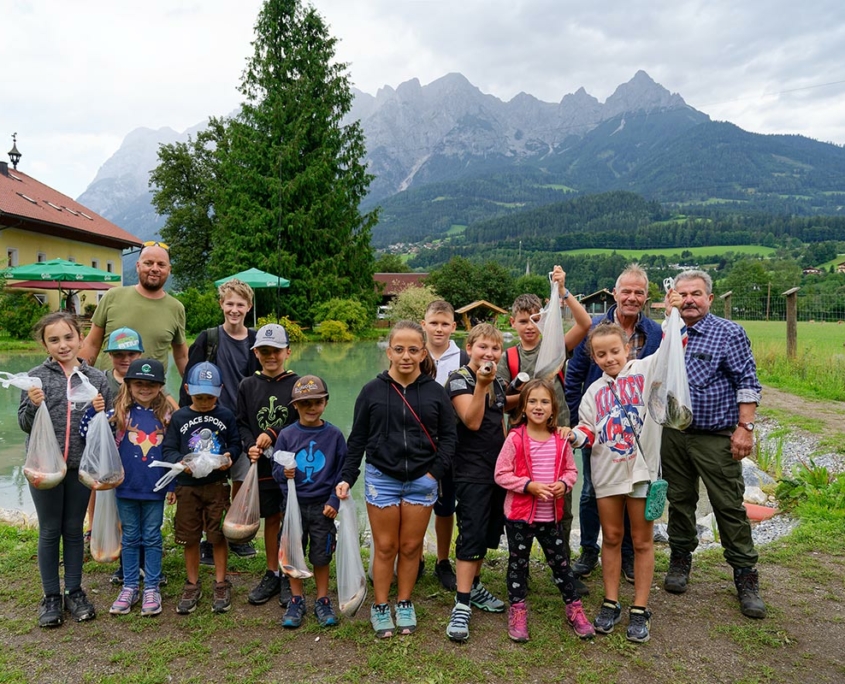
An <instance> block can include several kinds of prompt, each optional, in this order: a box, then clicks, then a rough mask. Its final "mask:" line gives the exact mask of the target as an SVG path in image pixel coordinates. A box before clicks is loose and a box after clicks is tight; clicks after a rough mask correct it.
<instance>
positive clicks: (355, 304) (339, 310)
mask: <svg viewBox="0 0 845 684" xmlns="http://www.w3.org/2000/svg"><path fill="white" fill-rule="evenodd" d="M311 315H312V316H313V318H314V322H315V323H322V322H323V321H341V322H343V323H345V324H346V327H347V328H348V329H349V330H350V331H351V332H353V333H357V332H360V331H362V330H364V329H365V328H367V327H369V325H370V323H371V322H372V318H373V317H372V315H371V314H370V313H369V312H368V311H367V308H366V307H365V306H364V305H363V304H361V302H359V301H357V300H355V299H340V298H337V297H335V298H334V299H330V300H329V301H327V302H323V303H322V304H317V305H316V306H314V307H312V309H311Z"/></svg>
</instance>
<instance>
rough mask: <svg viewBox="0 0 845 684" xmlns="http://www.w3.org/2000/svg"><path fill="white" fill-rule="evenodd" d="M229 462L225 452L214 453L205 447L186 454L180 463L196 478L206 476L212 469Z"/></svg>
mask: <svg viewBox="0 0 845 684" xmlns="http://www.w3.org/2000/svg"><path fill="white" fill-rule="evenodd" d="M228 462H229V457H228V456H227V455H226V454H214V453H212V452H210V451H207V450H205V449H203V450H201V451H193V452H191V453H190V454H186V455H185V458H183V459H182V465H183V466H185V468H190V470H191V475H192V476H193V477H195V478H197V479H201V478H203V477H208V476H209V475H210V474H211V471H212V470H218V469H219V468H221V467H222V466H224V465H226V464H227V463H228Z"/></svg>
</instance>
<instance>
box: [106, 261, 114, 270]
mask: <svg viewBox="0 0 845 684" xmlns="http://www.w3.org/2000/svg"><path fill="white" fill-rule="evenodd" d="M106 270H107V271H108V272H109V273H114V262H113V261H107V262H106Z"/></svg>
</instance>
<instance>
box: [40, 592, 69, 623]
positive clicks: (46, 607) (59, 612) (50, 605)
mask: <svg viewBox="0 0 845 684" xmlns="http://www.w3.org/2000/svg"><path fill="white" fill-rule="evenodd" d="M62 603H63V602H62V595H61V594H50V595H49V596H45V597H44V598H42V599H41V603H40V604H39V605H38V626H39V627H59V626H61V624H62V623H63V622H64V621H65V616H64V610H63V605H62Z"/></svg>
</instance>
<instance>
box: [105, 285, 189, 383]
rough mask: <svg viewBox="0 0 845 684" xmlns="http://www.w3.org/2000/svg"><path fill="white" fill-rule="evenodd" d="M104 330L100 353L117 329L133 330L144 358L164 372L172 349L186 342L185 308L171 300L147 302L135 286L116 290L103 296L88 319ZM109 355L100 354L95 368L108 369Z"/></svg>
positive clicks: (168, 296) (177, 301) (109, 366)
mask: <svg viewBox="0 0 845 684" xmlns="http://www.w3.org/2000/svg"><path fill="white" fill-rule="evenodd" d="M91 322H92V323H93V324H94V325H98V326H100V327H101V328H103V329H104V331H105V332H104V334H103V349H105V347H106V345H107V344H108V340H109V335H110V334H111V333H112V332H113V331H115V330H117V329H118V328H132V329H133V330H134V331H136V332H137V333H138V334H139V335H140V336H141V343H142V344H143V345H144V357H146V358H152V359H158V360H159V361H161V363H162V364H164V369H165V371H167V363H168V355H169V354H170V349H171V345H173V344H183V343H184V342H185V307H184V306H182V303H181V302H180V301H179V300H178V299H176V298H175V297H172V296H171V295H169V294H168V295H165V296H164V297H163V298H162V299H148V298H147V297H144V296H143V295H141V294H139V293H138V291H137V290H136V289H135V287H134V286H131V285H130V286H127V287H116V288H114V289H112V290H109V291H108V292H106V294H105V296H104V297H103V298H102V299H101V300H100V303H99V304H98V305H97V310H96V311H95V312H94V316H93V318H92V319H91ZM111 367H112V365H111V360H110V359H109V358H108V354H106V353H105V352H103V351H102V350H101V353H100V356H99V357H98V359H97V368H101V369H108V368H111Z"/></svg>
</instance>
